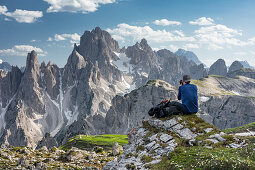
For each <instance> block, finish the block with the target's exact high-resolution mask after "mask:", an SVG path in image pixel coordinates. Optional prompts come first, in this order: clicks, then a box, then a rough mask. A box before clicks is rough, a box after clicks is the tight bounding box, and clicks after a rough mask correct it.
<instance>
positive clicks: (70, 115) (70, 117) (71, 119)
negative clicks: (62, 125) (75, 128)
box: [65, 105, 79, 126]
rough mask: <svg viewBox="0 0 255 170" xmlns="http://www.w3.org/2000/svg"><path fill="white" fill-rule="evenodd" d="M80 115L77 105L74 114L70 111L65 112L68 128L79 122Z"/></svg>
mask: <svg viewBox="0 0 255 170" xmlns="http://www.w3.org/2000/svg"><path fill="white" fill-rule="evenodd" d="M78 115H79V112H78V106H77V105H75V107H74V111H73V112H72V111H70V110H68V111H65V116H66V118H67V119H68V122H67V126H69V125H71V124H72V123H73V122H74V121H77V119H78Z"/></svg>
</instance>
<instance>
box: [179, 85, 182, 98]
mask: <svg viewBox="0 0 255 170" xmlns="http://www.w3.org/2000/svg"><path fill="white" fill-rule="evenodd" d="M180 88H181V86H180V87H179V90H178V100H181V98H182V96H181V90H180Z"/></svg>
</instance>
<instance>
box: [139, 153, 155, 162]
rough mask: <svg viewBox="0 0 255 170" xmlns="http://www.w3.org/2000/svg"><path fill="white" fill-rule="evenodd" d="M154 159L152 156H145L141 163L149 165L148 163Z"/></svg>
mask: <svg viewBox="0 0 255 170" xmlns="http://www.w3.org/2000/svg"><path fill="white" fill-rule="evenodd" d="M152 160H153V159H152V157H151V156H148V155H143V156H142V158H141V161H142V162H143V163H148V162H151V161H152Z"/></svg>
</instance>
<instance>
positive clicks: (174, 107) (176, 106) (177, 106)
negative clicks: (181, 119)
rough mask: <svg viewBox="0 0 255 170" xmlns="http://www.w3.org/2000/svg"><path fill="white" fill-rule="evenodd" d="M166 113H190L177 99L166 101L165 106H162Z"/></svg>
mask: <svg viewBox="0 0 255 170" xmlns="http://www.w3.org/2000/svg"><path fill="white" fill-rule="evenodd" d="M164 109H165V110H166V111H167V112H168V113H170V114H171V115H178V114H190V113H189V112H188V111H187V110H186V109H185V106H184V105H183V104H181V103H179V102H177V101H172V102H170V103H168V105H167V107H165V108H164Z"/></svg>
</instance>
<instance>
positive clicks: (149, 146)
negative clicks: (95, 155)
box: [145, 141, 156, 150]
mask: <svg viewBox="0 0 255 170" xmlns="http://www.w3.org/2000/svg"><path fill="white" fill-rule="evenodd" d="M155 144H156V142H155V141H152V142H151V143H149V144H147V145H145V148H146V149H148V150H151V148H152V147H153V146H154V145H155Z"/></svg>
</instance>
